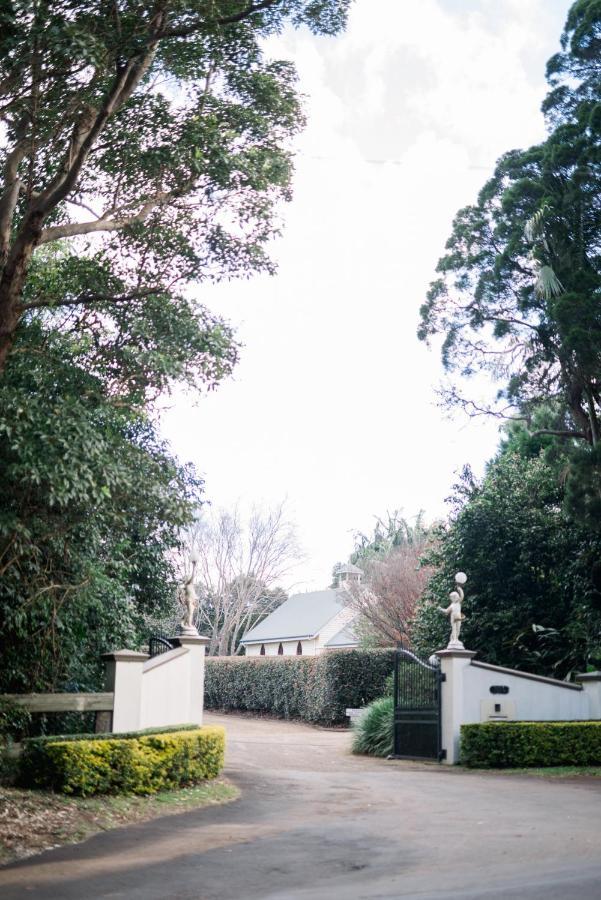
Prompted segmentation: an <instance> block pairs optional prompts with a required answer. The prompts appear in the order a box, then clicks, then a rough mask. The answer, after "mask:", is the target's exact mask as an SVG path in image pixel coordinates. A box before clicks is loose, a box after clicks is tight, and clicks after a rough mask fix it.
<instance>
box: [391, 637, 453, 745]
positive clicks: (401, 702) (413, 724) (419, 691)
mask: <svg viewBox="0 0 601 900" xmlns="http://www.w3.org/2000/svg"><path fill="white" fill-rule="evenodd" d="M444 677H445V676H444V675H442V674H441V671H440V666H439V665H436V664H435V665H432V664H431V663H429V662H424V660H422V659H419V657H417V656H415V654H414V653H411V651H410V650H405V649H404V648H402V647H399V648H397V650H396V653H395V662H394V742H393V748H394V749H393V752H392V759H437V760H439V761H440V760H441V759H444V751H443V750H442V747H441V729H440V695H441V690H440V684H441V682H442V681H443V680H444Z"/></svg>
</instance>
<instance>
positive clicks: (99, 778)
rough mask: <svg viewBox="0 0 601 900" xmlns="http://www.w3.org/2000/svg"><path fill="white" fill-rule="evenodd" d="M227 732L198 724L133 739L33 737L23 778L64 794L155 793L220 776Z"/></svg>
mask: <svg viewBox="0 0 601 900" xmlns="http://www.w3.org/2000/svg"><path fill="white" fill-rule="evenodd" d="M224 753H225V730H224V729H223V728H219V727H212V726H209V727H201V728H199V727H196V728H194V729H193V730H191V729H189V730H183V731H173V730H171V731H162V732H159V731H158V729H157V730H155V731H154V732H153V733H150V734H139V733H138V735H137V736H134V737H124V736H123V735H121V734H120V735H109V736H106V735H102V736H99V737H96V736H94V737H92V738H88V739H84V740H82V739H81V738H80V736H79V735H77V737H76V739H75V740H69V739H63V738H54V739H52V738H44V739H39V738H36V739H32V740H29V741H26V742H25V746H24V748H23V753H22V755H21V758H20V766H19V769H20V772H19V774H20V777H19V781H20V783H21V784H22V785H24V786H26V787H37V788H40V787H43V788H50V789H52V790H55V791H60V792H62V793H63V794H79V795H81V796H88V795H90V794H109V793H110V794H152V793H155V792H156V791H160V790H170V789H173V788H177V787H182V786H184V785H187V784H193V783H195V782H198V781H202V780H203V779H205V778H216V777H217V775H218V774H219V772H220V771H221V769H222V767H223V760H224Z"/></svg>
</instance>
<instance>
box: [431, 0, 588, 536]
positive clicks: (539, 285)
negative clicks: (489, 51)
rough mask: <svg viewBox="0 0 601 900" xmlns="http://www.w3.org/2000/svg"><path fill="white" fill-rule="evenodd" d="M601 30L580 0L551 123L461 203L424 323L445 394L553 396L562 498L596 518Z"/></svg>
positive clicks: (529, 410)
mask: <svg viewBox="0 0 601 900" xmlns="http://www.w3.org/2000/svg"><path fill="white" fill-rule="evenodd" d="M600 33H601V6H600V5H599V2H598V0H577V2H576V3H574V4H573V6H572V8H571V9H570V12H569V15H568V21H567V25H566V30H565V32H564V35H563V38H562V46H563V50H562V52H561V53H559V54H557V55H556V56H555V57H553V59H552V60H550V62H549V66H548V78H549V83H550V85H551V91H550V94H549V96H548V97H547V100H546V101H545V104H544V107H543V108H544V110H545V112H546V113H547V117H548V124H549V126H550V129H551V130H550V133H549V136H548V138H547V139H546V140H545V141H544V142H543V143H541V144H539V145H537V146H534V147H530V148H529V149H527V150H512V151H510V152H508V153H506V154H505V155H504V156H503V157H502V158H501V159H500V160H499V161H498V163H497V166H496V169H495V172H494V175H493V177H492V178H491V179H490V180H489V182H488V183H487V184H485V185H484V187H483V188H482V190H481V192H480V194H479V196H478V200H477V202H476V203H475V204H474V205H472V206H468V207H466V208H465V209H462V210H460V211H459V212H458V213H457V216H456V218H455V222H454V224H453V231H452V234H451V236H450V238H449V240H448V242H447V245H446V250H447V252H446V254H445V255H444V256H443V257H442V259H441V260H440V261H439V263H438V268H437V271H438V275H439V277H438V278H437V279H436V280H435V281H434V282H433V283H432V285H431V287H430V290H429V293H428V298H427V302H426V303H425V304H424V305H423V307H422V310H421V319H422V321H421V327H420V330H419V335H420V337H421V338H422V339H425V340H427V339H429V338H430V337H431V336H433V335H440V336H442V337H443V339H444V342H443V347H442V357H443V363H444V366H445V368H446V369H447V371H448V372H449V374H450V377H451V378H452V383H451V387H450V389H449V391H448V394H447V399H448V401H449V403H450V404H458V405H460V406H462V407H463V408H464V409H465V410H467V411H468V412H469V413H474V414H476V413H481V412H483V411H488V412H494V413H495V414H496V415H501V416H503V415H509V416H511V415H515V414H516V413H517V414H519V415H520V416H522V417H523V420H524V421H526V422H528V423H529V424H531V423H534V422H535V420H536V418H537V415H538V414H539V412H540V411H541V410H543V409H549V408H550V407H553V408H554V409H555V416H554V419H555V421H554V422H552V423H551V424H550V425H547V426H546V429H545V430H544V431H543V433H544V434H547V435H549V434H553V435H555V440H556V441H557V440H561V441H562V442H567V443H565V446H564V448H563V450H562V452H563V454H564V458H565V463H566V470H567V471H566V472H565V473H564V474H565V477H566V478H567V479H568V481H569V482H570V483H571V487H570V489H569V491H568V494H567V500H566V502H567V508H568V509H569V511H570V512H571V513H572V514H577V515H579V516H580V517H581V518H582V519H583V520H584V521H585V522H586V523H588V524H589V525H592V526H593V527H596V524H597V523H598V509H599V507H600V505H601V501H600V499H599V496H600V495H599V478H600V475H599V465H600V464H599V460H598V453H596V452H595V448H596V446H597V445H598V444H599V441H600V440H601V393H600V385H601V257H600V255H599V244H598V236H599V232H600V231H601V206H600V205H599V202H598V197H599V194H600V192H601V144H600V141H599V136H600V135H601V116H600V114H599V111H600V109H601V105H600V101H601V79H600V77H599V66H598V59H599V45H600V37H599V35H600ZM478 372H482V373H485V374H486V375H487V376H489V377H490V378H491V379H492V380H493V381H494V382H495V383H496V385H497V386H498V388H499V390H498V393H497V396H496V401H494V402H493V403H492V404H489V405H483V404H482V403H481V402H476V401H475V400H473V399H472V397H471V396H470V394H471V391H470V386H469V379H470V378H471V377H472V376H474V375H476V374H477V373H478ZM472 396H473V395H472ZM535 428H536V426H535ZM535 433H536V431H535ZM580 442H581V448H580V449H576V446H577V444H578V443H580Z"/></svg>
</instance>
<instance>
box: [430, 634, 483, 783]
mask: <svg viewBox="0 0 601 900" xmlns="http://www.w3.org/2000/svg"><path fill="white" fill-rule="evenodd" d="M475 655H476V654H475V652H474V651H472V650H437V652H436V656H438V658H439V659H440V669H441V672H442V674H443V675H444V676H445V678H444V679H443V681H442V684H441V685H440V687H441V726H442V729H441V730H442V749H443V750H446V755H445V757H444V759H443V762H445V763H447V765H451V766H452V765H453V764H454V763H457V762H459V737H460V733H461V724H462V722H463V720H464V715H463V703H464V696H465V690H464V684H463V681H464V676H465V670H466V668H467V667H468V666H469V665H470V663H471V661H472V659H473V657H474V656H475Z"/></svg>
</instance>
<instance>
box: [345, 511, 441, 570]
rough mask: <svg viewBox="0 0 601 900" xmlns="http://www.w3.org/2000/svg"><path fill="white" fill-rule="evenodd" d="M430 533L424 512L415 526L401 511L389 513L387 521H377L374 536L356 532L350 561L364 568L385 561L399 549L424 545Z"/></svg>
mask: <svg viewBox="0 0 601 900" xmlns="http://www.w3.org/2000/svg"><path fill="white" fill-rule="evenodd" d="M428 531H429V529H428V528H427V527H426V525H425V523H424V519H423V513H422V512H420V513H419V515H418V516H417V518H416V521H415V524H414V525H412V524H411V523H410V522H408V521H407V519H406V518H405V517H404V516H403V515H402V514H401V512H400V511H399V510H395V511H394V512H392V513H390V512H389V513H387V514H386V518H385V519H384V518H380V517H378V518H377V519H376V524H375V526H374V530H373V532H372V534H363V532H361V531H357V532H355V535H354V539H355V547H354V549H353V552H352V553H351V555H350V557H349V561H350V562H351V563H353V565H356V566H359V568H362V567H363V566H366V565H368V564H369V563H371V562H374V561H377V560H381V559H385V558H386V557H387V556H389V555H390V554H391V553H393V552H394V550H396V549H398V548H399V547H406V546H414V545H418V546H419V545H421V544H423V543H424V542H425V541H426V539H427V537H428ZM334 574H335V570H334Z"/></svg>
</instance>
